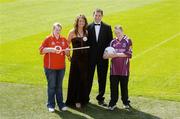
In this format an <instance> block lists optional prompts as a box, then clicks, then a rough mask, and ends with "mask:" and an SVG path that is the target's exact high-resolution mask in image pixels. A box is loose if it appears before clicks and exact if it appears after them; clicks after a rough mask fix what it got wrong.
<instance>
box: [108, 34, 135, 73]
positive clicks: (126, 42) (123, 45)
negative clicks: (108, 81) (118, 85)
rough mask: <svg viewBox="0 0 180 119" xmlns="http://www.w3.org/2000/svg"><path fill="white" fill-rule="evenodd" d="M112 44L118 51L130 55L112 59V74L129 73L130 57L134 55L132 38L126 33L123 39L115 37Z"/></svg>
mask: <svg viewBox="0 0 180 119" xmlns="http://www.w3.org/2000/svg"><path fill="white" fill-rule="evenodd" d="M110 46H111V47H113V48H114V49H115V51H116V52H117V53H124V54H126V55H127V56H128V57H118V58H113V59H112V60H111V75H121V76H128V75H129V65H130V62H129V59H130V58H131V57H132V49H131V47H130V46H132V42H131V40H130V39H129V38H128V37H127V36H126V35H124V36H123V38H122V39H121V40H118V39H117V38H115V39H113V40H112V41H111V43H110Z"/></svg>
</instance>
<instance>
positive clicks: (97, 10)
mask: <svg viewBox="0 0 180 119" xmlns="http://www.w3.org/2000/svg"><path fill="white" fill-rule="evenodd" d="M96 12H100V13H101V15H103V10H102V9H99V8H97V9H95V10H94V12H93V15H94V14H95V13H96Z"/></svg>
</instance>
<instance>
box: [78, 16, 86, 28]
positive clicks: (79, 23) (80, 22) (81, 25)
mask: <svg viewBox="0 0 180 119" xmlns="http://www.w3.org/2000/svg"><path fill="white" fill-rule="evenodd" d="M85 24H86V23H85V20H84V19H83V18H82V17H80V18H79V20H78V28H83V27H84V26H85Z"/></svg>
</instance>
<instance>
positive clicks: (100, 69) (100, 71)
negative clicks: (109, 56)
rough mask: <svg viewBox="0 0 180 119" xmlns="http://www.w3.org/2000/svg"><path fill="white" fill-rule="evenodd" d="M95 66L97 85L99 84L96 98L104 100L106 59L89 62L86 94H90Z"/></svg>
mask: <svg viewBox="0 0 180 119" xmlns="http://www.w3.org/2000/svg"><path fill="white" fill-rule="evenodd" d="M96 66H97V75H98V86H99V94H98V95H97V97H96V99H97V100H98V101H104V97H103V96H104V93H105V88H106V77H107V70H108V60H101V61H99V62H97V63H92V62H90V71H89V81H88V95H90V92H91V89H92V84H93V78H94V72H95V68H96Z"/></svg>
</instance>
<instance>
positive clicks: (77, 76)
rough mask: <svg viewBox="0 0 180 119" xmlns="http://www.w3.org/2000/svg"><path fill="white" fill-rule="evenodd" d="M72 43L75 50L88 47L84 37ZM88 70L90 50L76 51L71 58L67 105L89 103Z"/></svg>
mask: <svg viewBox="0 0 180 119" xmlns="http://www.w3.org/2000/svg"><path fill="white" fill-rule="evenodd" d="M71 42H72V46H73V48H77V47H84V46H87V43H86V41H83V38H82V37H75V38H73V39H72V40H71ZM88 70H89V61H88V49H81V50H74V51H73V55H72V58H71V66H70V74H69V82H68V94H67V100H66V105H68V106H75V103H81V104H82V105H85V104H86V103H87V102H88V93H87V80H88Z"/></svg>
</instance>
